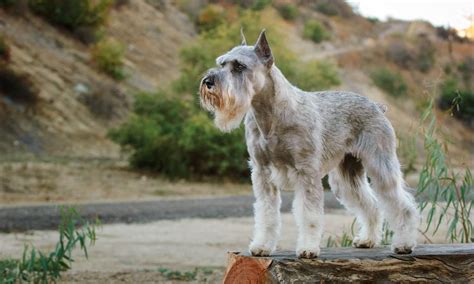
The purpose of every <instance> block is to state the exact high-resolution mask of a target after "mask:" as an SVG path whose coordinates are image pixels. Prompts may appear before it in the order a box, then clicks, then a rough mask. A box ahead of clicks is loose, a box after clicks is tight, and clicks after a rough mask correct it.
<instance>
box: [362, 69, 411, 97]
mask: <svg viewBox="0 0 474 284" xmlns="http://www.w3.org/2000/svg"><path fill="white" fill-rule="evenodd" d="M371 77H372V81H373V82H374V84H375V85H376V86H377V87H379V88H380V89H382V90H384V91H386V92H387V93H388V94H389V95H391V96H393V97H400V96H402V95H404V94H405V93H406V92H407V85H406V84H405V81H404V80H403V77H402V75H400V74H399V73H394V72H392V71H390V70H388V69H386V68H379V69H377V70H375V71H374V72H372V74H371Z"/></svg>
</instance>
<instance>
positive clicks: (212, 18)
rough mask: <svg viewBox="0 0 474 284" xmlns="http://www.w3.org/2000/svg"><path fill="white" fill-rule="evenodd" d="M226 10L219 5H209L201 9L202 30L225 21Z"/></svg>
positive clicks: (200, 22)
mask: <svg viewBox="0 0 474 284" xmlns="http://www.w3.org/2000/svg"><path fill="white" fill-rule="evenodd" d="M223 15H224V10H223V9H222V7H221V6H218V5H208V6H206V7H205V8H204V9H202V10H201V12H200V13H199V16H198V27H199V30H200V31H209V30H212V29H214V28H216V27H217V26H219V25H220V24H222V22H223V21H224V17H223Z"/></svg>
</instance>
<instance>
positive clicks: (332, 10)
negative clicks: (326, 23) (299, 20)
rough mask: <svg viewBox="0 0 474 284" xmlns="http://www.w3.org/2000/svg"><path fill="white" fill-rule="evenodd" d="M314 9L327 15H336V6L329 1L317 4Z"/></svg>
mask: <svg viewBox="0 0 474 284" xmlns="http://www.w3.org/2000/svg"><path fill="white" fill-rule="evenodd" d="M316 10H317V11H319V12H320V13H323V14H324V15H327V16H336V15H338V11H337V7H335V6H334V5H331V2H326V3H319V4H317V5H316Z"/></svg>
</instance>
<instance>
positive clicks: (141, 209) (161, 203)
mask: <svg viewBox="0 0 474 284" xmlns="http://www.w3.org/2000/svg"><path fill="white" fill-rule="evenodd" d="M292 196H293V194H292V193H290V192H284V193H283V194H282V211H283V212H289V211H290V208H291V201H292ZM253 201H254V198H253V196H251V195H240V196H227V197H218V198H215V197H214V198H210V197H204V198H194V199H188V198H186V199H160V200H152V201H135V202H109V203H95V204H94V203H92V204H82V205H76V207H77V209H78V210H79V212H80V213H81V215H82V216H84V217H85V218H88V219H95V218H96V217H98V218H99V219H100V221H101V223H102V224H111V223H145V222H151V221H157V220H176V219H182V218H226V217H245V216H252V214H253V213H252V212H253V209H252V204H253ZM325 206H326V208H341V205H340V204H339V203H338V201H337V200H336V199H335V198H334V195H333V194H332V193H331V192H326V195H325ZM59 213H60V205H39V206H22V207H14V206H12V207H10V206H8V207H6V206H4V207H3V208H2V207H1V206H0V232H12V231H25V230H44V229H56V228H57V227H58V225H59V220H60V218H59V217H60V216H59Z"/></svg>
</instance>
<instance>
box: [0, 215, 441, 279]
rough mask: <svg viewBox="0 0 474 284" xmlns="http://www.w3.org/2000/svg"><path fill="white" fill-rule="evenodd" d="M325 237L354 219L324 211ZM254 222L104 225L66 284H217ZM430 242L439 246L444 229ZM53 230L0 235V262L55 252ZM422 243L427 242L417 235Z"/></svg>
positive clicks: (288, 244) (289, 221) (288, 226)
mask: <svg viewBox="0 0 474 284" xmlns="http://www.w3.org/2000/svg"><path fill="white" fill-rule="evenodd" d="M325 221H326V226H325V235H324V240H323V242H322V245H323V246H325V245H326V242H327V237H328V236H332V237H333V238H334V237H336V240H338V241H340V239H341V237H342V234H343V232H346V233H349V234H350V231H351V229H350V228H351V224H352V221H353V216H351V215H349V214H348V213H347V212H346V211H345V210H328V212H327V213H326V217H325ZM252 228H253V219H252V218H251V217H245V218H226V219H182V220H178V221H168V220H167V221H158V222H153V223H147V224H127V225H126V224H114V225H104V226H103V227H102V228H101V229H100V230H99V233H98V240H97V242H96V244H95V246H94V247H91V248H90V251H89V253H90V256H89V259H88V260H86V259H85V258H84V257H83V256H82V255H80V254H78V255H77V257H76V262H75V263H74V264H73V269H72V270H71V271H69V272H67V273H66V275H65V278H64V281H66V282H70V281H71V282H75V281H76V282H89V283H94V282H118V281H120V282H122V281H123V282H127V283H132V282H136V281H139V282H160V281H165V280H170V279H168V278H167V277H166V276H165V275H163V274H162V273H160V272H159V269H169V270H178V271H181V272H183V273H184V272H186V271H188V272H190V271H195V270H196V269H197V274H196V279H197V280H196V281H198V282H209V283H214V282H218V281H220V277H222V273H223V269H224V267H225V265H226V252H228V251H245V250H247V245H248V243H249V241H250V237H251V233H252ZM441 230H442V231H441V232H440V233H439V234H437V237H436V238H431V241H433V242H436V243H442V242H444V240H443V239H442V236H444V232H445V230H446V228H441ZM56 240H57V233H56V232H55V231H31V232H27V233H18V234H0V258H6V257H18V256H19V255H21V252H22V250H23V247H24V244H25V243H26V244H32V245H35V246H36V247H38V248H41V249H43V250H48V249H51V248H52V247H53V245H54V244H55V242H56ZM295 240H296V227H295V224H294V222H293V217H292V216H291V214H289V213H285V214H283V230H282V235H281V240H280V242H279V246H278V249H279V250H293V249H294V247H295ZM419 242H420V243H424V242H426V239H425V238H424V237H423V236H421V235H420V238H419Z"/></svg>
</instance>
